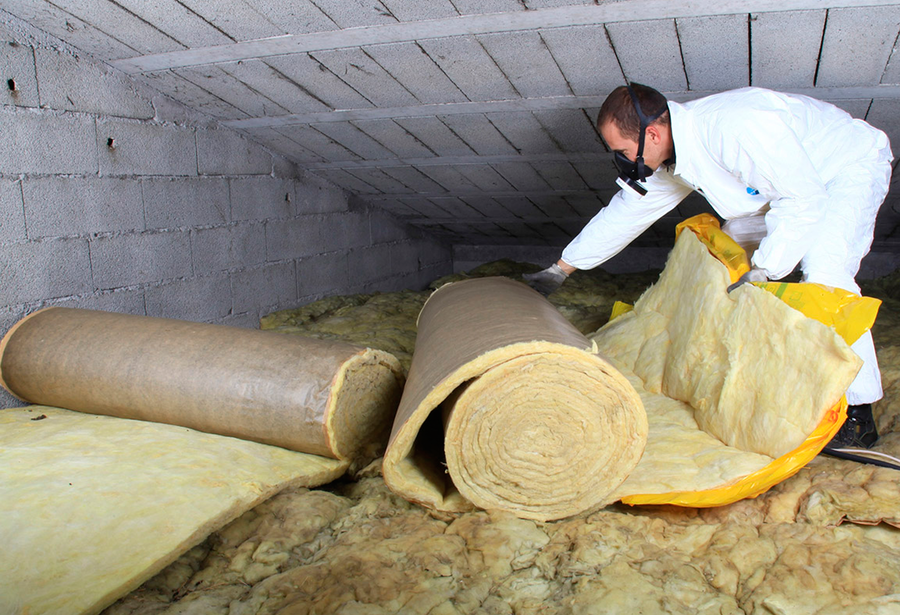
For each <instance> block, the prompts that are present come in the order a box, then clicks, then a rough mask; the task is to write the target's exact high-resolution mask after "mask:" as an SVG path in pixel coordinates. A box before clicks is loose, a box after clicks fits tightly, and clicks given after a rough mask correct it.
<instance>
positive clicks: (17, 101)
mask: <svg viewBox="0 0 900 615" xmlns="http://www.w3.org/2000/svg"><path fill="white" fill-rule="evenodd" d="M0 46H2V51H0V77H2V78H3V79H2V81H0V91H2V92H3V94H2V95H0V104H4V105H15V106H17V107H37V106H38V105H39V104H40V101H39V100H38V87H37V78H36V77H35V71H34V50H33V49H32V48H31V47H30V46H28V45H25V44H22V43H21V42H19V41H17V40H15V38H13V37H11V36H7V33H6V32H5V31H4V32H0Z"/></svg>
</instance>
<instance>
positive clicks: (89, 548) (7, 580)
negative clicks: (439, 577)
mask: <svg viewBox="0 0 900 615" xmlns="http://www.w3.org/2000/svg"><path fill="white" fill-rule="evenodd" d="M346 468H347V464H346V462H343V461H338V460H335V459H326V458H325V457H321V456H319V455H307V454H302V453H296V452H293V451H288V450H285V449H283V448H278V447H275V446H267V445H265V444H258V443H256V442H247V441H244V440H238V439H236V438H228V437H224V436H216V435H211V434H205V433H200V432H197V431H193V430H191V429H185V428H184V427H175V426H172V425H163V424H160V423H149V422H144V421H132V420H126V419H119V418H114V417H107V416H97V415H90V414H82V413H79V412H71V411H69V410H61V409H57V408H49V407H44V406H32V407H29V408H27V409H25V408H15V409H9V410H3V411H0V545H2V548H0V570H2V571H3V573H2V574H0V613H22V614H25V613H27V614H30V615H39V614H43V615H51V614H58V615H74V614H89V613H98V612H99V611H100V610H101V609H102V608H104V607H106V606H108V605H109V604H111V603H112V602H113V601H115V600H116V599H117V598H119V597H120V596H122V595H123V594H126V593H128V592H129V591H131V590H132V589H134V588H136V587H138V586H139V585H140V584H141V583H143V582H144V581H146V580H147V579H149V578H150V577H151V576H153V575H154V574H156V573H157V572H159V571H160V570H161V569H162V568H163V567H164V566H166V565H168V564H170V563H171V562H172V561H173V560H175V558H177V557H178V556H179V555H181V554H182V553H184V552H185V551H186V550H187V549H189V548H190V547H192V546H194V545H195V544H197V543H198V542H200V541H202V540H204V539H205V538H206V537H207V536H208V535H209V533H210V532H212V531H214V530H216V529H218V528H220V527H222V526H223V525H225V524H226V523H228V522H229V521H231V520H232V519H234V518H236V517H237V516H238V515H240V514H242V513H244V512H245V511H247V510H248V509H250V508H252V507H253V506H255V505H256V504H258V503H260V502H262V501H263V500H265V499H267V498H268V497H270V496H272V495H273V494H275V493H277V492H279V491H280V490H282V489H283V488H285V487H287V486H315V485H320V484H322V483H326V482H329V481H332V480H334V479H335V478H337V477H338V476H340V475H341V474H343V473H344V472H345V471H346Z"/></svg>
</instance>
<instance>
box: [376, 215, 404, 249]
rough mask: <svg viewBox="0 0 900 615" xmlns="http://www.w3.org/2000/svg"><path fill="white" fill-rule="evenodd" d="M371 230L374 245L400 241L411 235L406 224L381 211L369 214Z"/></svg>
mask: <svg viewBox="0 0 900 615" xmlns="http://www.w3.org/2000/svg"><path fill="white" fill-rule="evenodd" d="M369 229H370V236H371V238H372V243H373V244H377V243H387V242H389V241H400V240H403V239H406V238H407V237H408V235H409V231H408V229H407V228H406V225H405V224H403V223H402V222H399V221H398V220H397V219H396V218H394V217H393V216H389V215H387V214H385V213H382V212H381V211H372V212H370V213H369Z"/></svg>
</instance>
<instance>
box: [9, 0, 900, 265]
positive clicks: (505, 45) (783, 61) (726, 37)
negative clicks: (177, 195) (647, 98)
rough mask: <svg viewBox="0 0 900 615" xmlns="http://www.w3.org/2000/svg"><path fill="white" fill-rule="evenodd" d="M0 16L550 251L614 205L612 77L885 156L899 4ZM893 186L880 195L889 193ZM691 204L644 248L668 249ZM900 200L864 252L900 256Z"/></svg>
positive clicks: (247, 129)
mask: <svg viewBox="0 0 900 615" xmlns="http://www.w3.org/2000/svg"><path fill="white" fill-rule="evenodd" d="M3 9H4V10H6V11H8V12H10V13H12V14H13V15H15V16H17V17H19V18H21V19H23V20H25V21H27V22H29V23H30V24H31V25H33V26H35V27H37V28H40V29H42V30H44V31H46V32H49V33H50V34H53V35H55V36H56V37H58V38H60V39H62V40H64V41H66V42H67V43H68V44H70V45H72V46H74V47H75V48H77V49H80V50H82V51H83V52H86V53H89V54H91V55H92V56H94V57H96V58H99V59H100V60H102V61H105V62H107V63H109V64H111V65H112V66H114V67H116V68H118V69H120V70H122V71H124V72H126V73H128V74H130V75H132V76H133V77H134V78H136V79H138V80H141V81H144V82H147V83H149V84H150V85H152V86H153V87H154V88H156V89H158V90H160V91H162V92H164V93H166V94H168V95H169V96H171V97H172V98H175V99H177V100H179V101H181V102H182V103H184V104H185V105H187V106H189V107H192V108H194V109H197V110H199V111H202V112H204V113H206V114H208V115H210V116H212V117H214V118H216V119H217V120H219V121H221V123H222V124H224V125H226V126H229V127H231V128H233V129H236V130H239V131H241V132H243V133H245V134H246V135H247V136H249V137H250V138H252V139H254V140H256V141H258V142H260V143H262V144H265V145H266V146H267V147H269V148H270V149H272V150H275V151H277V152H279V153H281V154H283V155H284V156H286V157H287V158H289V159H290V160H293V161H295V162H296V163H297V164H298V165H299V166H301V167H303V168H305V169H308V170H310V171H312V172H314V173H316V174H319V175H321V176H323V177H325V178H327V179H329V180H331V181H333V182H334V183H336V184H338V185H340V186H342V187H344V188H346V189H347V190H348V191H350V192H352V193H354V194H356V195H358V196H359V197H360V198H362V199H364V200H366V201H367V202H370V203H372V204H374V205H377V206H379V207H382V208H384V209H386V210H388V211H390V212H392V213H394V214H396V215H397V216H400V217H402V218H404V219H407V220H408V221H409V222H411V223H413V224H415V225H417V226H421V227H423V228H426V229H427V230H429V231H430V232H434V233H438V234H441V235H443V236H445V237H447V238H448V240H450V241H452V242H454V243H461V244H494V245H497V244H506V243H515V244H549V245H564V244H565V243H566V242H567V241H568V240H569V239H570V238H571V237H573V236H574V235H575V234H576V233H577V232H578V231H579V229H580V228H581V227H582V226H583V224H584V223H585V222H586V221H587V220H588V219H590V217H591V216H593V215H594V213H596V211H597V210H598V209H599V208H600V207H602V206H603V205H604V204H605V203H606V202H607V201H608V199H609V198H610V196H611V195H612V194H613V193H614V191H615V184H614V179H615V174H614V171H613V168H612V163H611V159H610V156H609V154H608V153H607V152H606V150H605V148H604V145H603V143H602V142H601V140H600V139H599V137H598V135H597V132H596V130H595V129H594V127H593V120H594V119H595V117H596V112H597V108H598V107H599V105H600V104H601V102H602V101H603V99H604V97H605V96H606V94H607V93H608V92H609V91H610V90H611V89H612V88H614V87H616V86H618V85H621V84H623V83H625V81H626V79H627V80H629V81H631V80H633V81H638V82H641V83H645V84H648V85H652V86H654V87H656V88H657V89H659V90H661V91H663V92H665V93H666V94H667V95H668V96H669V97H670V98H672V99H674V100H678V101H685V100H689V99H692V98H696V97H699V96H703V95H705V94H708V93H712V92H719V91H722V90H727V89H731V88H737V87H742V86H747V85H756V86H764V87H771V88H775V89H780V90H785V91H791V92H799V93H803V94H808V95H811V96H815V97H817V98H821V99H824V100H827V101H830V102H833V103H835V104H837V105H838V106H840V107H842V108H844V109H846V110H847V111H848V112H850V113H851V114H852V115H854V116H856V117H859V118H864V119H866V120H868V121H869V122H870V123H872V124H874V125H876V126H878V127H879V128H882V129H883V130H885V131H886V132H887V133H888V135H889V136H890V137H891V140H892V142H894V143H896V144H898V145H896V146H895V150H898V149H900V51H898V49H897V36H898V30H900V3H896V2H883V1H878V0H845V1H836V0H835V1H828V0H746V1H740V2H739V1H736V0H719V1H716V2H698V1H695V0H620V1H612V0H606V1H603V0H598V1H596V2H595V1H593V0H581V1H579V0H52V1H47V0H3ZM894 183H895V184H897V183H898V182H897V181H896V180H895V182H894ZM704 209H707V208H706V207H705V206H704V203H703V201H701V200H698V199H697V198H696V197H692V198H691V199H689V200H688V201H686V202H685V203H684V204H682V206H680V208H679V211H675V212H672V215H671V216H670V217H667V218H666V219H664V220H662V221H661V222H660V223H658V224H657V225H655V226H654V227H653V228H652V229H650V230H649V231H648V232H647V233H645V234H644V235H643V236H642V237H641V238H640V239H639V240H638V242H639V244H642V245H665V244H667V243H669V242H671V238H672V235H673V230H672V227H673V226H674V224H675V222H677V221H678V220H680V219H682V218H683V217H684V216H685V215H692V214H693V213H697V212H698V211H701V210H704ZM898 225H900V186H897V185H895V186H894V188H893V189H892V194H891V196H889V199H888V202H887V203H886V204H885V206H884V207H883V208H882V211H881V214H880V218H879V224H878V227H877V229H876V245H879V244H880V245H881V246H882V249H887V250H890V251H894V250H893V249H892V246H896V247H897V248H896V251H900V229H898Z"/></svg>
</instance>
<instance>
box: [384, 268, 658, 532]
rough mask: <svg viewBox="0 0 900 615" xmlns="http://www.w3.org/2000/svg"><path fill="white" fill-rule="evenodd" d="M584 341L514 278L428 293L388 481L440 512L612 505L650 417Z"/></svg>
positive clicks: (521, 512)
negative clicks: (613, 495)
mask: <svg viewBox="0 0 900 615" xmlns="http://www.w3.org/2000/svg"><path fill="white" fill-rule="evenodd" d="M590 347H591V344H590V342H588V340H587V339H586V338H585V337H584V336H583V335H581V333H579V332H578V330H577V329H575V328H574V327H573V326H572V325H571V324H570V323H569V322H568V321H566V320H565V318H564V317H563V316H562V315H561V314H560V313H559V312H558V311H557V310H556V308H555V307H554V306H553V305H552V304H550V303H549V302H548V301H546V300H545V299H544V298H543V297H541V296H540V295H539V294H538V293H536V292H535V291H533V290H532V289H530V288H528V287H527V286H525V285H523V284H520V283H518V282H515V281H512V280H509V279H506V278H481V279H473V280H466V281H463V282H457V283H455V284H450V285H448V286H444V287H442V288H441V289H439V290H438V291H436V292H435V293H434V294H433V295H432V296H431V298H429V300H428V302H427V303H426V304H425V306H424V307H423V309H422V312H421V314H420V315H419V332H418V337H417V340H416V352H415V355H414V356H413V363H412V367H411V369H410V373H409V381H408V383H407V386H406V388H405V389H404V393H403V398H402V400H401V402H400V408H399V410H398V412H397V418H396V419H395V421H394V429H393V432H392V434H391V441H390V443H389V445H388V450H387V452H386V454H385V459H384V477H385V481H386V482H387V484H388V486H390V487H391V489H393V490H394V491H395V492H397V493H398V494H400V495H402V496H403V497H406V498H407V499H410V500H412V501H415V502H419V503H421V504H423V505H425V506H428V507H431V508H435V509H437V510H443V511H461V510H466V509H468V508H471V507H472V506H473V505H475V506H478V507H481V508H486V509H498V510H506V511H510V512H513V513H514V514H516V515H518V516H520V517H525V518H532V519H538V520H551V519H559V518H562V517H567V516H571V515H575V514H578V513H581V512H585V511H587V510H592V509H596V508H599V507H601V506H603V505H605V504H607V503H609V502H610V495H611V493H612V492H613V490H614V489H615V488H616V487H617V486H618V485H619V484H620V483H621V482H622V481H623V480H624V479H625V478H626V477H627V476H628V474H629V472H630V471H631V470H632V469H633V468H634V466H635V465H636V464H637V462H638V460H639V459H640V457H641V453H642V451H643V448H644V445H645V443H646V439H647V418H646V414H645V413H644V408H643V405H642V404H641V400H640V397H639V396H638V394H637V392H636V391H635V390H634V388H633V387H632V386H631V384H630V383H629V382H628V380H627V379H626V378H625V377H624V376H622V375H621V374H620V373H619V372H618V371H617V370H616V369H615V368H613V367H612V365H611V364H610V363H608V362H607V361H606V360H605V359H603V358H602V357H600V356H598V355H596V354H594V353H592V352H591V351H590V350H589V348H590ZM438 409H440V412H437V410H438ZM445 466H446V473H445V470H444V467H445ZM447 473H449V479H450V480H447Z"/></svg>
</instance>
